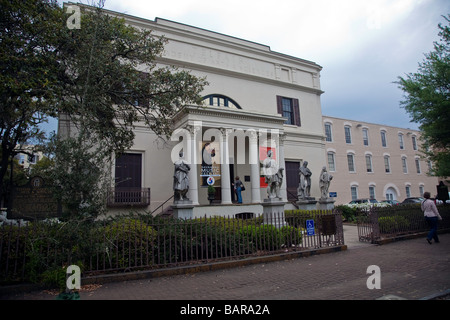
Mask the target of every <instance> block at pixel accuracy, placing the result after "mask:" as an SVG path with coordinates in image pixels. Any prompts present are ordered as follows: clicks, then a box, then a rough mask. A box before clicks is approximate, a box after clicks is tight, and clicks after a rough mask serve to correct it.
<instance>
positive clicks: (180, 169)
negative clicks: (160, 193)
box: [173, 152, 191, 201]
mask: <svg viewBox="0 0 450 320" xmlns="http://www.w3.org/2000/svg"><path fill="white" fill-rule="evenodd" d="M179 156H180V158H179V159H178V160H177V161H175V163H174V166H175V168H174V174H173V191H174V200H175V201H184V200H189V199H188V197H187V196H186V194H187V192H188V191H189V176H188V173H189V170H191V167H190V166H189V165H188V164H187V163H186V161H185V160H184V159H183V152H180V153H179Z"/></svg>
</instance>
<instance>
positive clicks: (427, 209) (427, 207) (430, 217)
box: [421, 192, 442, 244]
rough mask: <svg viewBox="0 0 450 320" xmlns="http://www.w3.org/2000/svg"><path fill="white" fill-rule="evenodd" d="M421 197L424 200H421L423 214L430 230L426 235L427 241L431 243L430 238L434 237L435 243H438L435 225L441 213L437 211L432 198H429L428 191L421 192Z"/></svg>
mask: <svg viewBox="0 0 450 320" xmlns="http://www.w3.org/2000/svg"><path fill="white" fill-rule="evenodd" d="M423 197H424V198H425V200H424V201H423V202H422V205H421V206H422V211H423V214H424V216H425V220H426V221H427V223H428V225H429V226H430V231H429V232H428V235H427V241H428V243H429V244H431V243H432V242H431V239H434V242H435V243H439V237H438V235H437V225H438V219H439V220H442V217H441V215H440V214H439V211H438V209H437V207H436V204H435V203H434V201H433V200H431V199H430V193H429V192H425V193H424V194H423Z"/></svg>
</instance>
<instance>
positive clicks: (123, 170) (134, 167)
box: [115, 153, 142, 188]
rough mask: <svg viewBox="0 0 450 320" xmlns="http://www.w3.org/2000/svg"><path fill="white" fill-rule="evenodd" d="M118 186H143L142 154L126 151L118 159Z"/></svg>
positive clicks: (116, 171) (116, 170)
mask: <svg viewBox="0 0 450 320" xmlns="http://www.w3.org/2000/svg"><path fill="white" fill-rule="evenodd" d="M115 174H116V180H115V182H116V188H141V186H142V185H141V182H142V155H141V154H139V153H124V154H122V155H120V156H119V157H118V158H117V159H116V168H115Z"/></svg>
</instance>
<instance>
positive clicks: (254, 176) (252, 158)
mask: <svg viewBox="0 0 450 320" xmlns="http://www.w3.org/2000/svg"><path fill="white" fill-rule="evenodd" d="M249 138H250V139H249V142H250V143H249V162H250V181H251V188H252V203H260V202H261V192H260V183H259V152H258V134H257V133H256V131H254V130H253V131H251V132H250V136H249Z"/></svg>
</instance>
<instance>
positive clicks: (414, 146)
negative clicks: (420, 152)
mask: <svg viewBox="0 0 450 320" xmlns="http://www.w3.org/2000/svg"><path fill="white" fill-rule="evenodd" d="M411 140H412V145H413V150H415V151H417V139H416V136H412V137H411Z"/></svg>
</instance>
